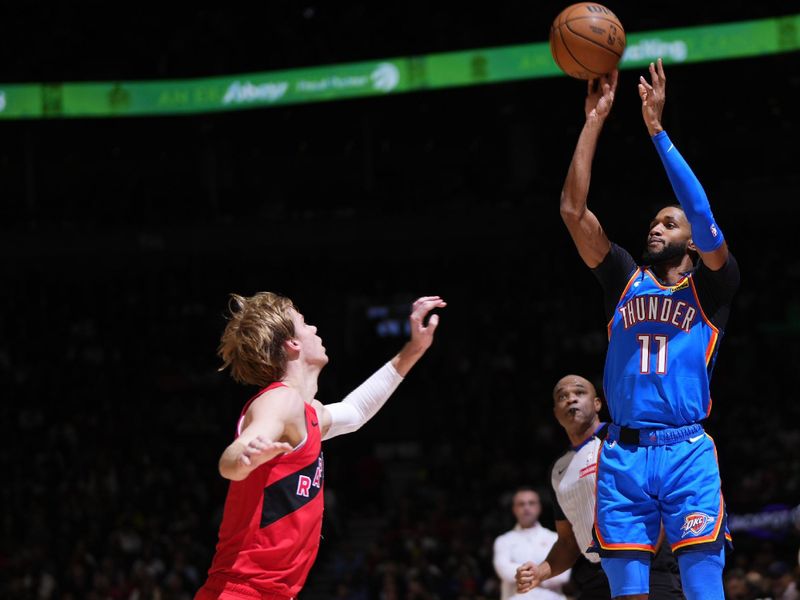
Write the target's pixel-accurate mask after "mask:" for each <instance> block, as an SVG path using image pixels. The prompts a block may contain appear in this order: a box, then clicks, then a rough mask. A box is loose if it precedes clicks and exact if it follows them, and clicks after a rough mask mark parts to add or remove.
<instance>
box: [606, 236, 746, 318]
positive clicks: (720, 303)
mask: <svg viewBox="0 0 800 600" xmlns="http://www.w3.org/2000/svg"><path fill="white" fill-rule="evenodd" d="M638 267H639V266H638V265H637V264H636V261H635V260H633V257H632V256H631V255H630V254H629V253H628V251H627V250H625V249H624V248H621V247H619V246H617V245H616V244H614V243H613V242H612V243H611V250H609V252H608V254H607V255H606V257H605V258H604V259H603V262H601V263H600V264H599V265H597V267H595V268H594V269H592V273H594V276H595V277H597V279H598V280H599V281H600V285H602V286H603V291H604V293H605V298H604V302H605V309H606V318H607V319H608V320H609V321H610V320H611V317H612V316H613V315H614V311H615V310H616V308H617V304H618V303H619V301H620V296H621V295H622V292H623V291H624V290H625V286H626V285H628V281H630V278H631V276H632V275H633V272H634V271H635V270H636V269H637V268H638ZM646 268H648V269H649V270H650V272H651V273H653V275H655V272H654V271H653V269H652V268H650V267H646ZM691 274H692V279H693V280H694V286H695V289H696V290H697V299H698V300H699V301H700V306H701V307H702V309H703V312H704V313H705V314H706V316H707V317H708V318H709V319H710V320H711V322H712V323H713V324H714V326H715V327H716V328H717V329H719V330H720V333H722V332H723V331H724V329H725V326H726V325H727V323H728V317H729V316H730V312H731V302H732V300H733V296H734V294H735V293H736V290H737V289H739V282H740V275H739V264H738V263H737V262H736V259H735V258H734V257H733V255H732V254H728V260H727V262H726V263H725V264H724V265H723V266H722V268H720V269H719V270H718V271H712V270H711V269H709V268H708V267H707V266H706V265H705V264H703V261H702V260H700V261H698V263H697V266H696V267H695V268H694V269H692V271H691ZM655 276H656V278H658V276H657V275H655ZM662 284H663V282H662Z"/></svg>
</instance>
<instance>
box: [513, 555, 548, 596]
mask: <svg viewBox="0 0 800 600" xmlns="http://www.w3.org/2000/svg"><path fill="white" fill-rule="evenodd" d="M514 579H516V581H517V593H518V594H524V593H525V592H529V591H531V590H532V589H534V588H537V587H539V585H540V584H541V583H542V578H541V575H540V573H539V566H538V565H537V564H536V563H532V562H526V563H524V564H522V565H520V566H519V567H517V573H516V575H514Z"/></svg>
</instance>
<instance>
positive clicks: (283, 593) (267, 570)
mask: <svg viewBox="0 0 800 600" xmlns="http://www.w3.org/2000/svg"><path fill="white" fill-rule="evenodd" d="M283 385H284V384H282V383H273V384H272V385H270V386H269V387H266V388H264V389H263V390H261V392H259V393H258V394H257V395H256V396H254V397H253V398H252V399H251V400H250V401H249V402H248V403H247V404H246V405H245V407H244V408H243V409H242V414H241V417H240V418H239V424H238V427H237V432H236V435H237V437H238V436H239V434H241V429H242V423H243V421H244V415H245V413H246V412H247V409H248V408H249V407H250V404H251V403H252V402H253V400H255V398H257V397H258V396H259V395H261V394H262V393H264V392H267V391H269V390H272V389H275V388H277V387H281V386H283ZM305 420H306V439H305V441H303V442H301V443H300V444H299V445H298V446H297V447H296V448H295V449H294V450H293V451H292V452H288V453H286V454H281V455H279V456H276V457H275V458H273V459H272V460H270V461H267V462H266V463H264V464H263V465H261V466H260V467H258V468H257V469H255V470H254V471H253V472H252V473H250V475H248V476H247V478H245V479H243V480H242V481H231V483H230V486H229V488H228V496H227V498H226V499H225V512H224V514H223V517H222V525H221V526H220V528H219V543H218V544H217V551H216V554H215V555H214V560H213V561H212V563H211V568H210V569H209V571H208V575H209V581H208V582H207V584H206V586H205V587H207V588H208V587H214V588H217V587H219V586H220V582H221V581H224V582H231V583H238V584H246V585H247V586H249V587H251V588H253V590H254V591H256V592H257V593H259V594H260V595H261V597H262V598H270V599H271V598H275V599H283V598H293V597H294V596H296V595H297V593H298V592H299V591H300V589H301V588H302V587H303V584H304V583H305V581H306V577H307V576H308V572H309V570H310V569H311V565H312V564H314V559H315V558H316V557H317V550H318V549H319V541H320V531H321V529H322V509H323V501H322V486H323V480H324V462H323V458H322V436H321V434H320V430H319V419H318V418H317V412H316V411H315V410H314V407H312V406H311V405H310V404H306V405H305Z"/></svg>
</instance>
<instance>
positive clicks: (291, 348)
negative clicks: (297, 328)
mask: <svg viewBox="0 0 800 600" xmlns="http://www.w3.org/2000/svg"><path fill="white" fill-rule="evenodd" d="M283 346H284V348H286V353H287V354H288V355H289V359H290V360H291V359H292V358H295V357H296V356H297V355H298V354H300V349H301V348H302V347H303V345H302V344H301V343H300V340H298V339H297V338H289V339H288V340H286V341H285V342H283Z"/></svg>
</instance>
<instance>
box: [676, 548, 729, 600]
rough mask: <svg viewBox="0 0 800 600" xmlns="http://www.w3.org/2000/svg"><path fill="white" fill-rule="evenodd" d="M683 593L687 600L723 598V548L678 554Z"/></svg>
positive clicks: (719, 599) (715, 599)
mask: <svg viewBox="0 0 800 600" xmlns="http://www.w3.org/2000/svg"><path fill="white" fill-rule="evenodd" d="M678 566H679V567H680V570H681V583H682V584H683V593H684V595H685V596H686V599H687V600H723V599H724V598H725V593H724V590H723V587H722V569H723V567H724V566H725V549H724V548H719V549H715V550H711V549H708V550H705V549H700V550H695V551H692V552H682V553H681V554H679V555H678Z"/></svg>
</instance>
